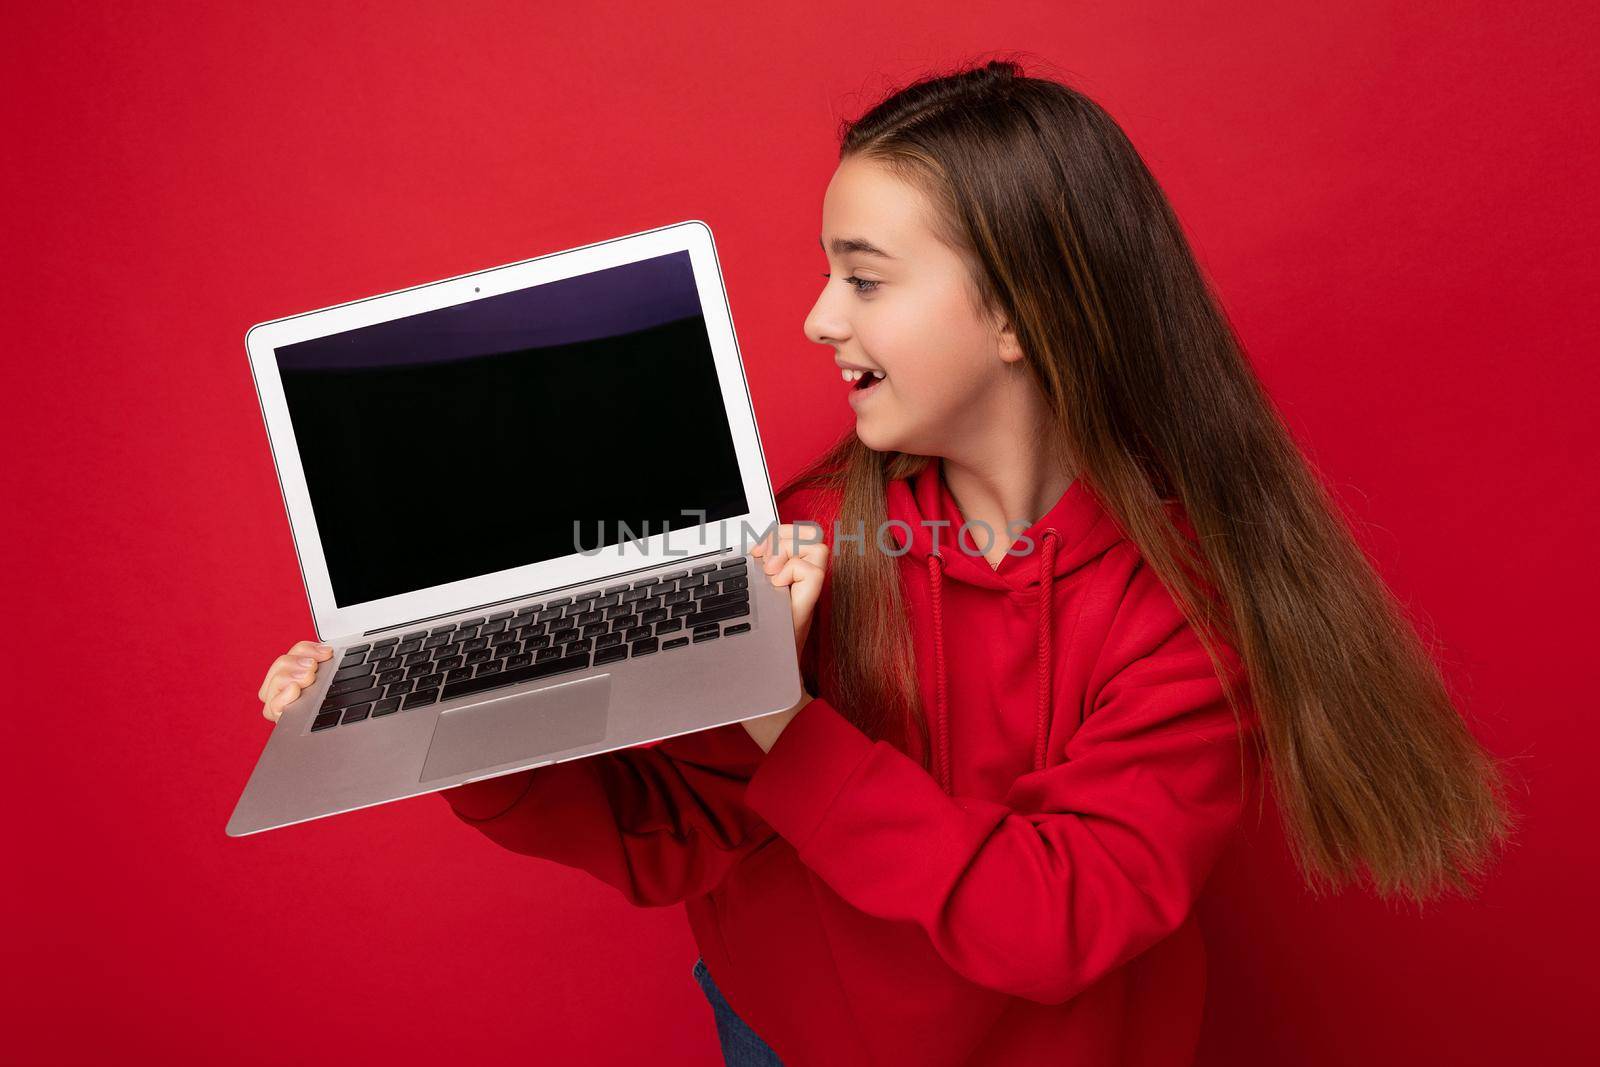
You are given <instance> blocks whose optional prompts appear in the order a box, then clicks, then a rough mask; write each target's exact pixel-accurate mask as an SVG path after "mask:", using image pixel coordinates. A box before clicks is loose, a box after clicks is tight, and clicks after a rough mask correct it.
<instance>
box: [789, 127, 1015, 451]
mask: <svg viewBox="0 0 1600 1067" xmlns="http://www.w3.org/2000/svg"><path fill="white" fill-rule="evenodd" d="M931 210H932V207H931V205H930V204H929V203H928V201H927V200H926V198H925V197H924V196H923V195H922V194H921V193H920V192H919V191H918V190H917V189H916V188H915V187H914V186H911V185H909V184H907V183H905V182H903V181H901V180H900V179H898V178H896V177H895V176H894V175H893V174H891V173H890V172H889V171H888V170H887V169H886V168H884V167H883V165H882V164H878V163H873V162H870V161H865V160H860V159H846V160H845V161H844V162H842V163H840V165H839V169H838V170H836V171H835V172H834V175H833V179H832V180H831V181H829V183H828V189H827V193H826V194H825V195H824V197H823V201H822V243H823V253H824V254H825V255H826V256H827V260H828V266H829V277H828V282H827V284H826V285H824V286H823V289H822V295H821V296H820V297H818V298H817V302H816V305H815V306H814V307H812V309H811V313H810V314H809V315H807V316H806V322H805V330H806V336H808V337H810V338H811V340H813V341H815V342H817V343H818V344H822V345H828V346H829V347H831V348H832V349H833V350H834V361H835V362H836V363H837V364H838V365H839V366H840V367H841V368H845V369H848V370H860V371H864V372H866V373H865V375H863V376H862V377H861V379H860V380H858V381H847V382H845V383H844V384H843V386H842V387H843V388H846V389H849V390H850V391H849V394H848V396H849V402H850V406H851V407H852V408H854V409H855V413H856V436H858V437H859V438H860V439H861V441H862V443H863V444H865V445H866V446H867V447H869V448H872V449H875V450H877V451H880V452H887V451H897V452H909V453H912V454H915V455H923V456H948V455H950V454H951V452H952V451H953V450H955V449H958V448H959V447H960V444H961V440H962V439H963V438H967V437H977V436H981V435H983V433H984V432H985V430H986V428H988V427H991V426H992V420H993V415H994V406H995V405H994V403H992V401H994V400H995V399H996V398H998V397H999V396H1001V390H1002V387H1003V386H1004V385H1005V384H1006V382H1007V380H1008V378H1011V379H1013V380H1014V376H1015V372H1016V370H1017V369H1018V368H1016V367H1013V366H1011V364H1013V363H1016V362H1017V361H1018V360H1019V359H1021V352H1020V350H1018V349H1017V347H1016V344H1015V341H1014V336H1013V334H1012V332H1011V331H1010V330H1009V329H1003V328H1001V327H1000V326H998V325H997V324H996V323H995V322H992V321H991V320H990V319H989V318H988V317H987V316H985V315H984V314H982V313H981V311H980V310H979V308H978V307H977V294H976V291H975V290H974V288H973V286H972V283H971V281H970V276H969V274H968V270H967V266H966V263H965V261H964V260H963V259H962V258H961V256H959V255H958V254H957V253H956V252H955V251H954V250H953V249H951V248H950V247H949V246H947V245H945V244H944V243H943V242H942V241H940V240H939V239H938V238H937V237H936V236H935V234H934V232H933V230H932V229H931V228H930V225H929V222H928V220H929V218H930V217H931V216H930V214H929V212H930V211H931ZM1008 371H1009V372H1011V374H1010V375H1008V374H1007V372H1008ZM874 372H876V373H874ZM877 374H881V375H882V378H881V379H878V378H877V377H876V375H877ZM841 376H843V375H841Z"/></svg>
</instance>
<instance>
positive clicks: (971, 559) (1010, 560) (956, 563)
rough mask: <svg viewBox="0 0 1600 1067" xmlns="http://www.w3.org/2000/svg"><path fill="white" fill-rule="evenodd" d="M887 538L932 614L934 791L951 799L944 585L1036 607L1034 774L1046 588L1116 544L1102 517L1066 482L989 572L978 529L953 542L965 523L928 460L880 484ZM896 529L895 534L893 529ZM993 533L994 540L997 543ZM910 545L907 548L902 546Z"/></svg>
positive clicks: (1075, 484)
mask: <svg viewBox="0 0 1600 1067" xmlns="http://www.w3.org/2000/svg"><path fill="white" fill-rule="evenodd" d="M887 497H888V515H889V520H890V522H891V524H892V525H891V526H890V529H891V530H892V531H893V534H892V535H891V536H893V537H895V538H896V539H897V540H898V543H899V545H900V547H902V548H904V549H905V550H906V551H905V554H904V555H903V556H902V557H901V565H902V567H907V566H909V567H912V568H915V570H916V572H917V574H916V575H915V576H912V575H909V574H908V575H907V578H908V579H910V580H917V579H919V578H920V580H921V581H922V582H924V583H925V584H926V588H927V595H928V602H929V605H930V607H931V609H932V645H933V650H932V651H933V656H932V658H933V690H934V694H933V695H934V699H933V701H932V705H933V709H934V714H933V722H932V723H931V724H930V726H931V728H932V733H933V736H934V738H935V740H934V745H935V752H934V766H935V769H936V772H937V776H938V780H939V784H940V786H941V787H943V789H944V791H945V792H946V793H949V792H951V791H952V783H951V770H950V724H949V708H948V706H947V701H948V693H947V689H948V687H947V680H946V669H945V610H944V607H945V585H946V583H948V582H955V583H960V584H963V585H968V586H972V587H973V588H975V589H981V590H984V591H986V592H987V593H989V594H990V595H992V596H996V597H1002V598H1007V599H1010V600H1013V601H1016V602H1018V603H1019V606H1020V605H1023V604H1026V603H1027V602H1032V603H1033V604H1034V605H1036V606H1037V607H1036V610H1035V614H1034V618H1035V629H1034V632H1035V641H1034V648H1035V665H1036V679H1037V715H1036V726H1035V734H1034V746H1033V769H1034V770H1039V769H1041V768H1043V766H1044V761H1045V751H1046V747H1045V746H1046V741H1047V739H1048V738H1049V735H1050V726H1051V723H1052V722H1053V721H1054V717H1055V708H1054V701H1053V699H1052V692H1053V686H1052V682H1053V679H1052V672H1051V668H1052V665H1053V662H1054V659H1055V655H1054V650H1055V635H1056V630H1057V627H1056V625H1055V623H1056V619H1055V618H1054V616H1055V614H1056V600H1057V598H1056V596H1055V595H1054V593H1055V581H1056V579H1057V578H1060V577H1064V576H1065V575H1068V574H1071V573H1072V572H1073V571H1076V570H1077V569H1078V568H1080V567H1082V566H1083V565H1084V564H1086V563H1088V562H1090V561H1092V560H1094V559H1096V558H1098V557H1099V556H1100V555H1101V554H1102V553H1104V552H1105V550H1106V549H1108V548H1110V547H1111V546H1112V545H1114V544H1116V543H1117V542H1118V541H1119V540H1121V534H1120V532H1119V531H1118V530H1117V528H1116V525H1115V524H1114V523H1113V522H1112V521H1111V519H1110V516H1109V515H1108V514H1107V513H1106V512H1105V511H1104V510H1103V509H1102V508H1101V506H1100V504H1099V501H1097V500H1096V499H1095V498H1094V495H1093V493H1092V491H1091V490H1090V489H1089V487H1088V485H1087V484H1086V483H1085V482H1084V481H1083V480H1082V479H1081V478H1075V479H1073V481H1072V484H1071V485H1069V486H1068V487H1067V489H1066V491H1065V492H1064V493H1063V494H1062V495H1061V498H1060V499H1059V500H1057V501H1056V503H1055V504H1054V505H1053V506H1052V507H1051V508H1050V510H1049V511H1047V512H1045V514H1044V515H1043V516H1042V517H1040V518H1039V519H1038V520H1037V521H1036V522H1034V523H1033V524H1032V525H1030V526H1029V527H1028V528H1027V529H1026V530H1024V531H1023V532H1022V534H1021V535H1019V536H1018V537H1017V538H1016V540H1015V542H1014V543H1013V544H1012V546H1011V550H1010V553H1009V554H1008V555H1007V556H1006V557H1005V558H1004V559H1002V560H1001V561H1000V565H999V566H998V567H993V566H991V565H990V564H989V561H988V560H987V559H986V558H985V557H984V555H983V553H982V549H983V548H985V547H986V539H987V534H988V532H987V531H986V530H984V529H983V527H981V526H979V527H973V528H970V529H969V530H968V531H967V532H966V533H962V532H961V525H962V523H964V522H965V521H966V519H965V517H964V516H963V515H962V514H961V509H960V507H959V505H958V504H957V503H956V499H955V497H954V495H952V494H951V492H950V487H949V485H948V484H947V483H946V482H945V478H944V462H943V460H938V459H936V460H933V461H931V462H929V463H928V464H927V465H926V466H925V467H923V468H922V470H921V471H919V472H918V473H917V474H915V475H912V476H911V477H910V478H908V479H901V480H897V481H893V482H890V483H889V486H888V492H887ZM902 524H903V525H902ZM1001 533H1002V532H1001V531H996V534H997V535H999V534H1001ZM908 541H909V545H908Z"/></svg>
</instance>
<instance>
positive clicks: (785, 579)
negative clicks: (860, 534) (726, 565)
mask: <svg viewBox="0 0 1600 1067" xmlns="http://www.w3.org/2000/svg"><path fill="white" fill-rule="evenodd" d="M803 529H804V532H806V533H807V534H809V533H810V532H812V531H814V530H815V529H816V527H815V526H806V527H804V528H803ZM801 533H802V528H801V527H799V526H796V525H795V524H794V523H787V522H786V523H784V524H783V525H782V526H779V527H778V528H777V529H776V530H775V531H774V532H773V533H771V534H768V535H767V536H766V537H764V538H762V539H761V540H760V541H758V542H757V543H756V546H755V547H754V548H752V549H751V550H750V554H751V555H752V556H754V557H755V558H756V559H763V560H765V561H766V562H765V563H764V564H763V569H764V570H765V571H766V573H767V577H768V578H770V579H772V584H773V585H776V586H778V587H779V588H782V587H783V586H786V585H787V586H789V605H790V609H791V610H792V611H793V612H794V647H795V652H796V653H799V652H800V651H802V650H803V649H804V648H805V647H806V635H807V634H808V633H810V632H811V615H812V612H813V611H814V610H815V608H816V606H817V598H818V597H820V596H821V595H822V578H823V575H824V574H826V573H827V570H828V546H827V544H826V543H825V542H821V541H819V542H817V543H816V544H809V543H804V541H803V538H802V537H801Z"/></svg>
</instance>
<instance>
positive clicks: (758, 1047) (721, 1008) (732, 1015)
mask: <svg viewBox="0 0 1600 1067" xmlns="http://www.w3.org/2000/svg"><path fill="white" fill-rule="evenodd" d="M690 973H691V974H693V975H694V980H695V981H696V982H699V983H700V991H701V992H702V993H704V994H705V995H706V999H707V1000H709V1001H710V1002H711V1014H712V1015H713V1016H714V1017H715V1018H716V1021H717V1040H718V1041H719V1042H721V1043H722V1062H723V1063H725V1064H727V1067H783V1061H782V1060H780V1059H778V1054H777V1053H776V1052H773V1051H772V1049H771V1047H770V1046H769V1045H768V1044H767V1043H766V1042H765V1041H763V1040H761V1037H760V1036H759V1035H758V1034H757V1033H756V1032H755V1031H754V1030H752V1029H750V1027H749V1026H747V1025H745V1021H744V1020H743V1019H741V1018H739V1016H738V1014H737V1013H736V1012H735V1011H734V1010H733V1008H732V1007H730V1006H729V1004H728V1002H727V1001H726V1000H724V999H722V990H720V989H718V988H717V984H716V983H715V982H713V981H712V980H711V972H710V971H708V970H706V961H705V960H704V959H697V960H695V961H694V970H693V971H691V972H690Z"/></svg>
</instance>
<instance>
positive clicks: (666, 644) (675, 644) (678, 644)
mask: <svg viewBox="0 0 1600 1067" xmlns="http://www.w3.org/2000/svg"><path fill="white" fill-rule="evenodd" d="M688 643H689V639H688V638H687V637H674V638H672V639H671V640H669V641H663V642H661V647H662V648H682V647H683V646H684V645H687V644H688Z"/></svg>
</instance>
